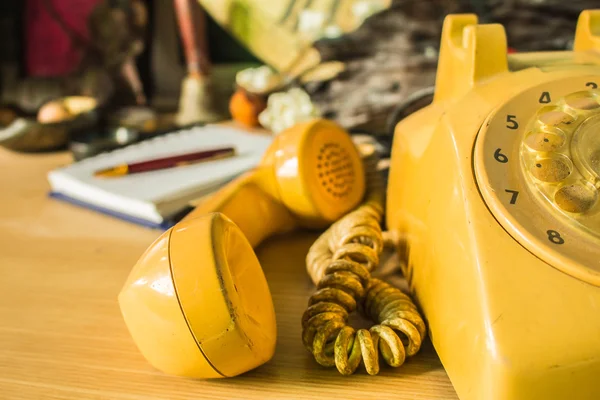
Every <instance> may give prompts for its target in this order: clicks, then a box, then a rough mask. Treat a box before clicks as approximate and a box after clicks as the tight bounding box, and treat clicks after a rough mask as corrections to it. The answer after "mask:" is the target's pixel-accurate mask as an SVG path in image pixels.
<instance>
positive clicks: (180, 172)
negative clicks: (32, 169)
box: [49, 125, 272, 204]
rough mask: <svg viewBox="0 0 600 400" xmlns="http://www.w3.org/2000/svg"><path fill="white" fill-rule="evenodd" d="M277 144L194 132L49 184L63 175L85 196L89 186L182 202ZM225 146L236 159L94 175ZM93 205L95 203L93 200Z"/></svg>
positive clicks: (214, 131)
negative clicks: (111, 175) (114, 175)
mask: <svg viewBox="0 0 600 400" xmlns="http://www.w3.org/2000/svg"><path fill="white" fill-rule="evenodd" d="M271 141H272V137H271V136H269V135H266V134H259V133H250V132H247V131H244V130H241V129H239V128H235V127H227V126H220V125H206V126H200V127H194V128H190V129H185V130H181V131H176V132H173V133H170V134H167V135H165V136H162V137H157V138H154V139H151V140H148V141H145V142H141V143H138V144H135V145H132V146H129V147H126V148H123V149H119V150H115V151H113V152H110V153H104V154H100V155H98V156H95V157H92V158H89V159H85V160H82V161H80V162H77V163H74V164H72V165H69V166H66V167H63V168H60V169H57V170H55V171H52V172H51V173H50V174H49V179H50V181H51V182H52V180H53V179H52V175H54V176H57V175H60V176H61V178H62V179H60V180H61V181H62V182H63V183H62V184H63V185H64V184H65V183H64V181H65V179H68V180H74V181H77V182H78V185H76V186H78V188H79V189H78V191H79V192H82V191H83V190H84V189H82V188H83V187H84V186H88V187H91V188H93V190H92V191H91V192H96V193H98V191H103V192H107V193H110V194H112V195H116V196H118V197H123V198H128V199H132V200H134V199H135V200H138V201H141V202H145V203H152V204H158V203H161V202H168V201H171V200H174V199H175V200H176V199H177V197H178V196H179V195H182V196H189V195H190V194H191V193H193V192H195V191H201V190H202V189H203V188H205V187H211V186H214V184H215V183H219V182H223V181H227V180H230V179H232V178H233V177H235V176H237V175H239V174H241V173H243V172H245V171H247V170H249V169H251V168H253V167H255V166H256V165H257V164H258V162H259V161H260V159H261V158H262V155H263V153H264V152H265V150H266V149H267V147H268V146H269V144H270V143H271ZM225 146H232V147H234V148H235V149H236V155H235V156H234V157H232V158H225V159H220V160H212V161H209V162H205V163H199V164H191V165H186V166H183V167H178V168H169V169H164V170H158V171H150V172H144V173H139V174H132V175H127V176H123V177H118V178H98V177H94V172H96V171H98V170H100V169H103V168H108V167H111V166H114V165H118V164H122V163H133V162H139V161H145V160H149V159H153V158H160V157H167V156H171V155H177V154H182V153H188V152H194V151H202V150H210V149H214V148H218V147H225ZM90 194H91V193H90ZM85 196H86V193H79V194H78V196H77V197H79V198H80V199H81V197H85ZM88 200H89V201H90V202H93V198H89V199H88Z"/></svg>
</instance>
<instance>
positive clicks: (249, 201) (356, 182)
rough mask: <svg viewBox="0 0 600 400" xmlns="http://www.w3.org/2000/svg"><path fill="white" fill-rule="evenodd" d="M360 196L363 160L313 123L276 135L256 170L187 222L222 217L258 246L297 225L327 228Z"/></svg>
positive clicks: (333, 131) (344, 139)
mask: <svg viewBox="0 0 600 400" xmlns="http://www.w3.org/2000/svg"><path fill="white" fill-rule="evenodd" d="M364 191H365V178H364V169H363V165H362V161H361V159H360V156H359V154H358V150H357V148H356V146H355V145H354V143H353V142H352V140H351V138H350V136H349V135H348V133H347V132H346V131H344V130H343V129H342V128H341V127H340V126H339V125H337V124H335V123H334V122H332V121H328V120H325V119H314V120H311V121H308V122H304V123H300V124H297V125H294V126H293V127H291V128H289V129H287V130H285V131H284V132H282V133H280V134H279V135H277V136H276V138H275V139H274V141H273V143H272V144H271V146H270V147H269V149H267V151H266V152H265V155H264V156H263V159H262V161H261V162H260V164H259V166H258V167H257V168H256V169H255V170H253V171H250V172H248V173H246V174H244V175H243V176H241V177H239V178H238V179H236V180H234V181H233V182H231V183H230V184H228V185H227V186H226V187H224V188H223V189H221V190H220V191H219V192H217V193H216V194H215V195H214V196H212V197H210V198H209V199H207V200H206V201H204V202H203V203H201V204H199V205H198V206H197V207H196V209H194V210H193V211H192V212H191V213H190V214H189V215H188V216H186V220H190V219H193V218H195V217H196V216H202V215H205V214H207V213H211V212H221V213H223V214H225V215H227V216H228V217H229V218H230V219H231V220H233V221H234V222H235V223H236V224H237V225H238V226H239V227H240V229H241V230H242V232H244V233H245V234H246V237H247V238H248V240H249V241H250V243H251V244H252V246H256V245H257V244H258V243H260V242H261V241H262V240H263V239H264V238H265V237H269V236H271V235H273V234H275V233H282V232H286V231H289V230H292V229H294V228H295V227H297V226H304V227H311V228H313V227H314V228H322V227H325V226H327V225H328V224H331V223H332V222H334V221H335V220H337V219H338V218H340V217H341V216H342V215H344V214H345V213H347V212H348V211H350V210H352V209H353V208H354V207H356V206H357V205H358V204H359V202H360V201H361V200H362V198H363V196H364ZM266 221H268V223H260V222H266Z"/></svg>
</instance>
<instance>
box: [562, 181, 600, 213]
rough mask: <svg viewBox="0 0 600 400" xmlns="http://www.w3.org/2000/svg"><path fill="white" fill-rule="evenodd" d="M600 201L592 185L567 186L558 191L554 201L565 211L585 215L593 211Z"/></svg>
mask: <svg viewBox="0 0 600 400" xmlns="http://www.w3.org/2000/svg"><path fill="white" fill-rule="evenodd" d="M597 200H598V192H597V191H596V189H595V188H593V187H592V186H591V185H586V184H579V183H577V184H572V185H565V186H563V187H561V188H560V189H558V190H557V191H556V194H555V195H554V201H555V203H556V205H558V206H559V207H560V208H561V209H563V210H564V211H567V212H570V213H576V214H580V213H584V212H586V211H588V210H589V209H591V208H592V207H593V206H594V205H595V204H596V201H597Z"/></svg>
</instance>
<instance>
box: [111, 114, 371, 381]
mask: <svg viewBox="0 0 600 400" xmlns="http://www.w3.org/2000/svg"><path fill="white" fill-rule="evenodd" d="M364 192H365V177H364V169H363V164H362V160H361V158H360V156H359V153H358V150H357V148H356V146H355V145H354V143H353V141H352V140H351V138H350V136H349V135H348V134H347V133H346V132H345V131H344V130H343V129H341V128H340V127H339V126H338V125H336V124H335V123H333V122H331V121H327V120H313V121H311V122H307V123H303V124H298V125H296V126H294V127H292V128H290V129H288V130H287V131H285V132H282V133H281V134H279V135H278V136H277V137H276V138H275V140H274V142H273V143H272V145H271V146H270V147H269V149H268V150H267V152H266V153H265V155H264V157H263V159H262V161H261V163H260V165H259V166H258V167H257V168H256V169H255V170H253V171H250V172H248V173H247V174H245V175H243V176H241V177H239V178H238V179H236V180H234V181H233V182H231V183H230V184H228V185H227V186H225V187H224V188H223V189H221V190H220V191H219V192H217V193H216V194H215V195H214V196H212V197H211V198H210V199H208V200H207V201H206V202H204V203H202V204H201V205H199V206H198V207H197V208H196V209H195V210H194V211H193V212H192V213H190V214H189V215H188V216H187V217H186V218H185V219H184V220H182V221H181V222H180V223H178V224H177V225H175V226H174V227H173V228H171V229H170V230H168V231H167V232H165V233H164V234H163V235H161V236H160V237H159V238H158V239H157V240H156V241H155V242H154V243H153V244H152V245H151V246H150V247H149V248H148V249H147V250H146V252H145V253H144V254H143V255H142V256H141V258H140V259H139V261H138V262H137V264H136V265H135V266H134V268H133V270H132V272H131V273H130V275H129V277H128V279H127V282H126V283H125V285H124V287H123V289H122V290H121V292H120V294H119V305H120V307H121V311H122V314H123V317H124V319H125V322H126V325H127V327H128V329H129V331H130V333H131V335H132V337H133V339H134V341H135V342H136V344H137V346H138V348H139V349H140V351H141V352H142V353H143V355H144V356H145V357H146V359H147V360H148V361H149V362H150V363H151V364H152V365H154V366H155V367H156V368H158V369H160V370H162V371H164V372H166V373H169V374H174V375H181V376H188V377H196V378H219V377H227V376H235V375H238V374H241V373H243V372H246V371H248V370H250V369H252V368H255V367H257V366H259V365H261V364H263V363H264V362H266V361H268V360H269V359H270V358H271V357H272V356H273V352H274V350H275V341H276V325H275V313H274V310H273V304H272V299H271V295H270V292H269V288H268V285H267V282H266V280H265V277H264V275H263V272H262V269H261V267H260V264H259V262H258V259H257V258H256V255H255V254H254V251H253V247H254V246H256V245H257V244H259V243H260V242H261V241H262V240H264V239H265V238H266V237H268V236H270V235H272V234H275V233H279V232H285V231H288V230H290V229H292V228H294V227H295V226H307V227H325V226H326V225H328V224H331V223H332V222H333V221H335V220H337V219H338V218H339V217H341V216H342V215H344V214H346V213H347V212H348V211H350V210H352V209H353V208H355V207H356V206H357V205H358V204H359V203H360V201H361V200H362V199H363V196H364Z"/></svg>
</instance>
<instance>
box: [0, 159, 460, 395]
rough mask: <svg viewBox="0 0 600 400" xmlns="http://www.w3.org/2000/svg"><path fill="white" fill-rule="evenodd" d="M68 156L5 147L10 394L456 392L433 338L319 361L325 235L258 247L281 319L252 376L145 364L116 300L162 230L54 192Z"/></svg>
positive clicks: (4, 276) (2, 304)
mask: <svg viewBox="0 0 600 400" xmlns="http://www.w3.org/2000/svg"><path fill="white" fill-rule="evenodd" d="M70 161H71V160H70V157H69V156H68V155H67V154H64V153H60V154H38V155H16V154H14V153H9V152H7V151H5V150H1V149H0V344H1V345H0V398H1V399H11V400H18V399H79V400H81V399H123V400H125V399H127V400H137V399H169V400H174V399H191V398H203V399H251V398H256V399H281V398H284V397H288V398H295V399H300V398H306V399H324V398H343V399H356V398H361V399H387V398H390V399H392V398H393V399H399V400H402V399H427V400H432V399H444V400H448V399H455V398H456V394H455V393H454V390H453V388H452V386H451V384H450V381H449V380H448V377H447V375H446V373H445V372H444V370H443V368H442V366H441V364H440V362H439V359H438V358H437V356H436V354H435V352H434V350H433V348H432V346H431V344H430V342H429V341H427V342H426V343H425V344H424V347H423V349H422V350H421V351H420V352H419V353H418V354H417V355H416V356H415V357H413V358H411V359H410V360H409V361H408V362H407V363H406V364H405V365H404V366H403V367H401V368H398V369H392V368H382V372H381V374H380V375H378V376H375V377H372V376H369V375H367V374H366V372H365V371H364V369H362V370H359V371H358V372H357V374H355V375H353V376H351V377H342V376H341V375H339V373H338V372H337V371H336V370H334V369H325V368H322V367H320V366H319V365H318V364H316V362H315V361H314V360H313V358H312V356H311V354H309V353H308V352H307V351H306V350H305V349H304V347H303V346H302V342H301V339H300V331H301V329H300V318H301V315H302V312H303V311H304V307H305V305H306V301H307V299H308V297H309V295H310V293H311V292H312V291H313V290H314V288H313V286H312V284H311V283H310V281H309V279H308V276H307V275H306V272H305V271H304V256H305V254H306V251H307V249H308V247H309V246H310V244H311V243H312V241H313V240H314V239H315V235H314V234H312V233H307V232H301V233H297V234H294V235H292V236H287V237H280V238H274V239H272V240H270V241H268V242H267V243H265V244H264V245H263V246H261V247H260V248H259V249H258V254H259V258H260V260H261V263H262V265H263V267H264V269H265V273H266V276H267V279H268V281H269V285H270V288H271V291H272V295H273V299H274V302H275V308H276V313H277V323H278V344H277V351H276V355H275V357H274V358H273V360H271V361H270V362H269V363H267V364H266V365H264V366H262V367H260V368H258V369H256V370H254V371H251V372H249V373H247V374H245V375H243V376H240V377H237V378H232V379H224V380H214V381H200V380H190V379H181V378H177V377H171V376H166V375H164V374H162V373H160V372H158V371H156V370H154V369H153V368H152V367H151V366H149V365H148V363H146V361H145V360H144V359H143V357H142V356H141V355H140V353H139V352H138V350H137V349H136V347H135V345H134V343H133V342H132V340H131V338H130V337H129V334H128V333H127V330H126V328H125V325H124V323H123V320H122V318H121V315H120V311H119V308H118V305H117V293H118V292H119V290H120V289H121V285H122V284H123V282H124V281H125V278H126V277H127V275H128V273H129V270H130V268H131V266H132V265H133V264H134V263H135V261H136V260H137V258H138V257H139V256H140V255H141V253H142V252H143V251H144V250H145V248H146V247H147V246H148V245H149V244H150V243H151V242H152V241H153V240H154V239H155V238H156V237H157V236H158V235H159V233H160V232H158V231H155V230H148V229H146V228H142V227H138V226H135V225H131V224H129V223H126V222H122V221H119V220H115V219H112V218H109V217H106V216H103V215H99V214H97V213H94V212H92V211H88V210H84V209H79V208H76V207H74V206H71V205H68V204H64V203H61V202H59V201H57V200H53V199H49V198H48V197H47V191H48V184H47V181H46V173H47V171H48V170H50V169H52V168H54V167H56V166H59V165H61V164H66V163H69V162H70Z"/></svg>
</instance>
